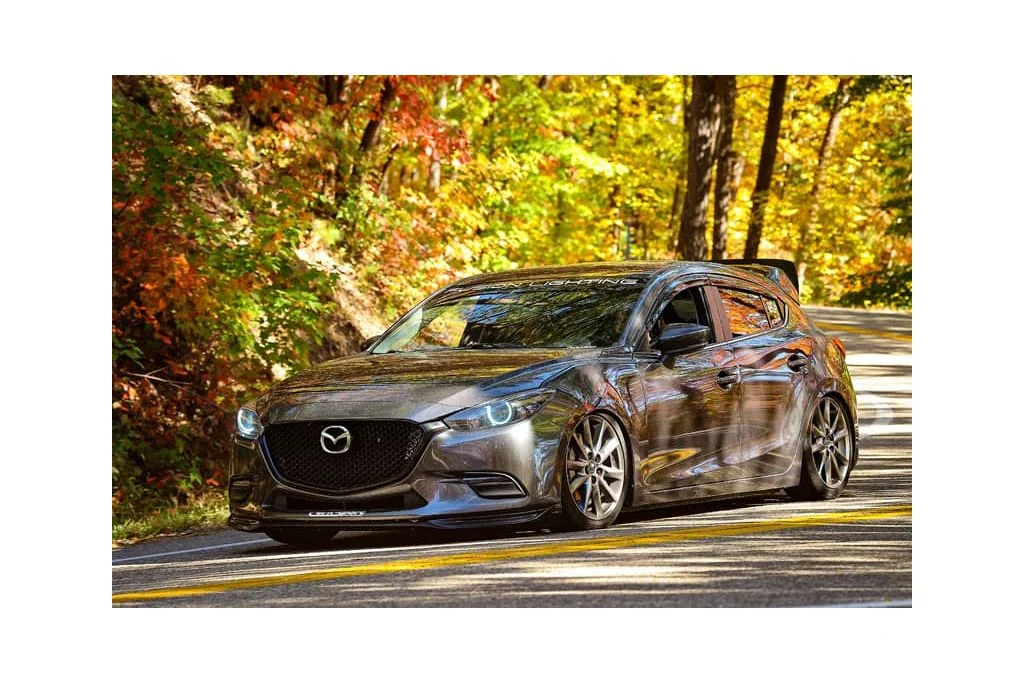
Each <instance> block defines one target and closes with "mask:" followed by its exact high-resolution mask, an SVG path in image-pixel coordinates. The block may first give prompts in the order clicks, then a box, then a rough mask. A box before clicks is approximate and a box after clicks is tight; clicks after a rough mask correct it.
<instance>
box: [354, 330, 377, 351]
mask: <svg viewBox="0 0 1024 683" xmlns="http://www.w3.org/2000/svg"><path fill="white" fill-rule="evenodd" d="M378 339H380V335H379V334H378V335H376V336H374V337H370V338H369V339H364V340H363V345H362V346H360V347H359V350H360V351H365V350H366V349H368V348H370V347H371V346H373V345H374V344H376V343H377V340H378Z"/></svg>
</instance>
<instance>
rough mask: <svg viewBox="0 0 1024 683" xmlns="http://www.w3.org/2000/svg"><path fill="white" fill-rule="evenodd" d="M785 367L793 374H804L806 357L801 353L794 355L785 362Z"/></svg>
mask: <svg viewBox="0 0 1024 683" xmlns="http://www.w3.org/2000/svg"><path fill="white" fill-rule="evenodd" d="M786 365H788V366H789V369H790V370H792V371H793V372H806V371H807V356H805V355H804V354H802V353H794V354H793V355H792V356H790V357H789V360H787V361H786Z"/></svg>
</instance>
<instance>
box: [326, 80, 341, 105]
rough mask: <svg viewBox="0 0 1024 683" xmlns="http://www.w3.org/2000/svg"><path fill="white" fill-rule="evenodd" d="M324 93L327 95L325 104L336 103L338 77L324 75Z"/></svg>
mask: <svg viewBox="0 0 1024 683" xmlns="http://www.w3.org/2000/svg"><path fill="white" fill-rule="evenodd" d="M324 95H326V97H327V106H328V107H330V106H333V105H335V104H337V103H338V77H337V76H324Z"/></svg>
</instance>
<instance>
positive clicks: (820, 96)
mask: <svg viewBox="0 0 1024 683" xmlns="http://www.w3.org/2000/svg"><path fill="white" fill-rule="evenodd" d="M911 89H912V84H911V78H910V77H909V76H188V77H178V76H116V77H114V78H113V79H112V88H111V92H112V147H113V155H112V182H113V197H112V233H113V234H112V258H113V273H112V323H113V344H112V368H111V370H112V418H113V425H112V430H113V433H112V438H113V453H112V517H113V527H114V531H113V535H114V538H115V539H125V538H132V537H138V536H144V535H147V534H151V533H154V532H157V531H164V530H175V529H180V528H186V527H189V526H192V525H195V524H198V523H203V522H223V518H224V514H223V510H224V508H223V502H222V501H223V494H222V490H223V486H224V485H225V484H226V477H225V464H226V459H227V453H228V448H227V444H228V438H229V435H230V430H231V425H232V422H233V416H234V412H235V410H236V409H237V407H238V406H239V405H240V404H241V403H243V402H245V401H246V400H248V399H250V398H252V397H253V396H255V395H256V394H258V393H259V392H261V391H263V390H265V389H266V388H267V387H268V386H269V385H270V384H271V383H272V382H273V381H275V380H276V379H280V378H281V377H283V376H285V375H286V374H288V373H290V372H293V371H294V370H296V369H299V368H301V367H305V366H307V365H308V364H310V363H315V362H318V361H322V360H325V359H327V358H331V357H335V356H339V355H345V354H347V353H351V352H354V351H355V350H357V349H358V346H359V343H360V342H361V341H362V339H363V338H365V337H368V336H371V335H373V334H376V333H378V332H380V331H381V330H382V329H383V327H384V326H385V325H386V324H387V323H388V322H390V321H392V320H394V319H395V318H396V317H397V316H398V315H399V314H400V313H401V312H403V311H404V310H406V309H407V308H409V307H410V306H412V305H414V304H415V303H416V302H417V301H419V300H420V299H422V298H423V297H424V296H426V295H427V294H429V293H430V292H431V291H433V290H435V289H437V288H438V287H440V286H443V285H445V284H447V283H449V282H451V281H453V280H455V279H457V278H459V277H464V276H466V275H470V274H473V273H478V272H486V271H500V270H508V269H514V268H519V267H526V266H532V265H542V264H555V263H579V262H586V261H607V260H623V259H668V258H684V259H691V260H694V259H707V258H723V257H727V258H739V257H747V258H751V257H754V256H760V257H777V258H786V259H791V260H794V261H796V263H797V264H798V268H799V272H800V275H801V294H802V298H803V300H804V301H805V302H815V303H827V304H833V305H843V306H868V307H890V308H909V307H910V306H911V299H912V296H911V295H912V291H911V290H912V287H911V284H912V283H911V272H912V269H911V255H912V248H911V213H912V211H911V181H912V173H911V151H912V143H911V141H912V106H911Z"/></svg>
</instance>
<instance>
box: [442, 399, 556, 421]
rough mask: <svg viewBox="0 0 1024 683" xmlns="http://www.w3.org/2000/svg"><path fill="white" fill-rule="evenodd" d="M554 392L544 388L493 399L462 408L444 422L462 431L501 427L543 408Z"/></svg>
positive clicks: (523, 418)
mask: <svg viewBox="0 0 1024 683" xmlns="http://www.w3.org/2000/svg"><path fill="white" fill-rule="evenodd" d="M554 393H555V392H554V390H552V389H544V390H542V391H531V392H530V393H528V394H519V395H517V396H511V397H509V398H503V399H501V400H498V401H491V402H490V403H484V404H483V405H479V406H474V407H473V408H466V409H465V410H460V411H459V412H457V413H455V414H454V415H450V416H448V417H447V418H445V421H444V423H445V424H446V425H448V426H449V427H451V428H452V429H459V430H462V431H470V430H474V429H489V428H491V427H501V426H503V425H508V424H512V423H514V422H519V421H520V420H525V419H526V418H528V417H530V416H531V415H533V414H534V413H536V412H537V411H538V410H540V409H541V408H543V407H544V404H545V403H547V402H548V399H550V398H551V396H552V394H554Z"/></svg>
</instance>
